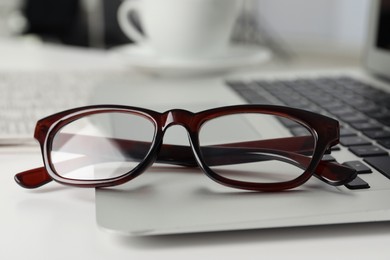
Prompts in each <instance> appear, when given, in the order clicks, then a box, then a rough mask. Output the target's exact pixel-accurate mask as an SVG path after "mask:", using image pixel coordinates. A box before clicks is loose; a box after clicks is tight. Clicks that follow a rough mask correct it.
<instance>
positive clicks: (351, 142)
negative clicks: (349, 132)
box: [340, 136, 371, 147]
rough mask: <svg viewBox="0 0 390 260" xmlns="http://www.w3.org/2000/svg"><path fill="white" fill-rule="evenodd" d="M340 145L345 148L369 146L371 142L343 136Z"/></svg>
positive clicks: (360, 138) (359, 137)
mask: <svg viewBox="0 0 390 260" xmlns="http://www.w3.org/2000/svg"><path fill="white" fill-rule="evenodd" d="M340 144H342V145H344V146H347V147H349V146H357V145H368V144H371V141H369V140H367V139H366V138H364V137H361V136H345V137H344V136H343V137H341V138H340Z"/></svg>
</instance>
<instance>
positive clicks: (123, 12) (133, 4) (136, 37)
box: [117, 0, 145, 43]
mask: <svg viewBox="0 0 390 260" xmlns="http://www.w3.org/2000/svg"><path fill="white" fill-rule="evenodd" d="M139 4H140V3H139V1H134V0H132V1H129V0H125V1H124V2H123V3H122V4H121V5H120V6H119V8H118V12H117V19H118V24H119V27H120V28H121V29H122V31H123V32H124V34H125V35H126V36H127V37H129V38H130V40H133V41H134V42H135V43H142V42H145V36H144V35H143V34H142V33H141V32H140V31H139V30H138V29H137V27H135V26H134V24H133V23H132V21H131V20H130V19H129V17H128V14H129V13H131V12H136V13H139V9H140V5H139Z"/></svg>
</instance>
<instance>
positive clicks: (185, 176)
mask: <svg viewBox="0 0 390 260" xmlns="http://www.w3.org/2000/svg"><path fill="white" fill-rule="evenodd" d="M389 5H390V1H389V0H382V1H379V0H376V1H373V2H372V6H371V10H370V12H371V13H370V24H369V30H368V31H369V35H368V37H367V46H366V51H365V54H366V55H365V59H364V64H363V65H364V66H363V67H364V69H363V70H361V69H357V70H352V71H342V72H340V71H337V72H335V73H328V74H322V73H310V74H305V73H301V74H299V75H278V74H273V75H270V74H265V75H259V76H258V77H251V78H245V77H244V78H243V77H238V76H237V77H233V76H232V77H230V78H229V80H226V79H223V80H209V81H207V82H206V81H205V82H201V83H199V84H203V83H204V84H206V83H207V84H208V86H207V87H203V86H187V87H183V88H182V89H174V88H177V86H170V84H171V83H172V82H171V83H166V86H165V87H161V88H160V89H153V91H154V92H153V93H155V95H156V96H158V98H159V100H161V99H162V98H163V97H164V93H173V92H175V93H176V96H175V97H172V96H171V97H166V100H167V101H166V103H165V104H164V103H162V102H160V103H158V102H157V99H153V98H150V99H148V98H145V99H143V100H142V102H141V101H139V100H138V101H137V100H136V99H135V98H134V102H133V103H132V105H136V104H137V102H138V103H140V104H144V105H143V106H149V107H150V108H156V109H165V108H167V109H168V108H185V109H189V110H200V109H203V108H208V107H212V106H218V105H221V104H237V103H247V102H250V100H249V99H248V97H245V96H243V95H242V94H240V93H238V92H237V88H234V84H229V83H232V82H233V83H237V82H240V84H243V83H245V84H247V85H249V88H252V90H253V88H254V86H253V85H254V83H256V84H255V85H256V88H257V87H258V85H261V84H263V83H264V82H265V81H266V82H268V83H275V80H277V81H278V82H279V83H280V81H283V82H290V83H291V82H295V83H296V82H297V79H300V80H309V81H311V80H316V78H322V79H324V78H325V79H332V78H336V79H339V78H340V77H341V78H344V79H345V77H348V78H352V79H354V80H358V81H359V82H364V83H365V84H369V85H373V86H374V87H375V88H378V89H381V90H383V91H385V92H386V93H390V86H389V85H388V83H387V82H386V81H383V80H382V79H383V78H385V77H388V76H390V42H389V41H387V44H389V45H386V41H385V39H381V37H383V35H379V34H378V31H379V28H382V29H383V26H384V24H380V23H379V21H381V22H384V20H385V18H384V16H385V15H386V14H385V12H387V19H389V18H390V16H389V11H390V10H389V7H388V6H389ZM386 8H387V9H386ZM387 32H389V24H387ZM382 33H383V32H382ZM388 35H390V34H388ZM383 41H384V42H383ZM279 76H280V78H279ZM378 76H379V77H378ZM248 82H249V83H248ZM268 83H267V84H268ZM298 83H299V82H298ZM230 85H233V88H232V86H230ZM139 89H140V91H141V92H139V93H142V88H141V87H140V88H139ZM265 89H266V90H267V88H265ZM269 89H270V88H268V90H269ZM136 90H137V88H135V89H132V90H131V91H136ZM123 91H124V92H126V91H129V90H123ZM131 91H129V95H131V93H130V92H131ZM170 91H171V92H170ZM271 92H272V91H271ZM133 93H134V92H133ZM268 94H269V93H268ZM99 95H101V94H99ZM99 98H101V99H102V100H107V99H110V94H109V93H105V94H104V98H103V97H102V96H100V97H99V96H98V97H97V100H99ZM115 98H116V97H114V96H113V97H112V99H113V100H114V99H115ZM128 100H132V97H128ZM194 100H201V101H200V102H199V103H198V104H194ZM254 102H255V101H254ZM227 127H228V126H227ZM278 127H280V126H279V125H273V124H272V123H270V124H269V125H267V126H262V127H261V129H257V128H256V126H253V125H252V124H251V122H248V127H247V128H245V129H243V131H247V132H248V134H250V132H251V131H279V130H278V129H277V128H278ZM383 129H384V130H385V131H386V132H387V131H389V130H390V127H389V126H386V125H385V126H384V128H383ZM221 135H223V133H221ZM358 136H359V137H360V136H362V133H361V131H358ZM345 140H349V139H345ZM164 142H165V143H180V144H187V145H188V138H187V137H186V133H185V130H184V129H183V128H180V127H172V129H169V130H168V131H167V135H166V136H165V139H164ZM373 142H374V144H375V145H377V146H378V147H379V148H380V149H381V150H383V151H385V153H382V154H381V155H380V157H386V156H387V157H388V156H389V154H388V152H389V149H388V148H386V147H385V146H382V145H381V144H380V143H379V142H377V141H373ZM331 155H332V156H333V157H334V158H335V159H336V160H337V161H338V162H339V163H344V162H349V161H355V162H356V161H357V162H361V163H362V164H364V165H366V166H368V167H369V168H370V170H371V171H372V172H371V173H369V174H359V178H360V179H361V180H363V182H364V183H367V184H368V185H369V188H367V187H366V188H361V189H360V188H359V189H350V188H347V187H345V186H341V187H331V186H329V185H326V184H324V183H322V182H320V181H319V180H317V179H315V178H313V180H310V181H309V182H308V183H306V184H305V185H303V186H302V187H300V188H297V189H294V190H291V191H287V192H278V193H261V192H260V193H257V192H246V191H240V190H234V189H231V188H226V187H223V186H221V185H219V184H217V183H214V182H213V181H212V180H209V179H208V178H207V177H206V176H205V175H204V174H202V172H201V171H200V169H186V168H182V167H167V166H161V165H155V166H154V167H153V166H152V167H151V168H150V169H149V170H147V171H146V172H145V173H143V174H142V175H141V176H139V177H137V178H136V179H134V180H132V181H131V182H129V183H127V184H124V185H122V186H118V187H114V188H105V189H96V219H97V223H98V225H99V226H100V227H102V228H103V229H105V230H109V231H114V232H119V233H124V234H129V235H156V234H176V233H191V232H210V231H226V230H242V229H259V228H277V227H292V226H310V225H327V224H342V223H359V222H376V221H389V220H390V202H389V198H390V179H389V177H386V176H385V174H383V173H381V172H380V171H383V170H386V171H387V170H389V169H388V168H386V167H388V164H389V162H388V159H387V164H386V162H385V163H383V165H382V166H383V168H381V169H380V171H378V169H377V168H376V167H373V166H372V165H371V164H369V163H367V161H366V159H367V158H369V157H366V156H363V157H362V156H357V155H356V153H354V152H352V150H351V147H350V146H341V148H340V150H338V151H333V152H332V154H331ZM372 157H373V156H371V158H372ZM374 157H375V158H376V157H378V156H374ZM387 174H390V172H388V173H387Z"/></svg>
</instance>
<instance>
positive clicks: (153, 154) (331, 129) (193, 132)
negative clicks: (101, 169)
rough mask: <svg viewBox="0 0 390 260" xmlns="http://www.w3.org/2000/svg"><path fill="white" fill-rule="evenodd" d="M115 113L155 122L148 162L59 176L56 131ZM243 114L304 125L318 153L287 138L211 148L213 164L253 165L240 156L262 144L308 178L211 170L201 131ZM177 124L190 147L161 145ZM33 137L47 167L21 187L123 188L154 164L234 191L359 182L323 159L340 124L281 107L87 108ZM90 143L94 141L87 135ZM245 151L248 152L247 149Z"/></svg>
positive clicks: (54, 120)
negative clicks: (103, 175)
mask: <svg viewBox="0 0 390 260" xmlns="http://www.w3.org/2000/svg"><path fill="white" fill-rule="evenodd" d="M112 112H122V113H132V114H136V115H139V116H143V117H145V118H147V119H149V120H150V121H151V122H153V124H154V125H155V127H156V132H155V136H154V138H153V141H152V144H151V146H150V145H148V152H147V155H146V157H145V158H144V159H143V160H142V161H140V163H139V164H138V166H137V167H135V168H134V169H133V170H131V171H129V172H128V173H126V174H124V175H122V176H119V177H116V178H111V179H104V180H75V179H68V178H65V177H62V176H60V175H58V174H57V173H56V172H55V170H54V167H53V164H52V163H51V159H50V152H49V151H50V150H51V146H52V141H53V137H54V136H55V135H56V133H57V131H58V130H59V129H61V128H62V127H63V126H65V125H67V124H69V123H71V122H72V121H74V120H77V119H79V118H82V117H85V116H88V115H92V114H98V113H112ZM240 113H260V114H268V115H275V116H280V117H285V118H288V119H291V120H293V121H296V122H298V123H300V124H301V125H304V126H305V127H307V128H308V129H309V130H310V131H311V133H312V135H313V136H314V139H315V140H314V141H315V148H314V152H313V156H312V158H309V157H306V156H303V155H302V154H301V153H302V152H304V151H305V149H307V148H308V144H307V142H308V139H307V138H304V137H287V138H283V140H282V139H273V140H272V139H271V140H262V141H254V142H241V143H233V144H223V145H218V147H210V148H209V149H214V151H213V154H214V156H215V157H216V158H213V165H223V164H229V163H243V162H247V161H248V160H252V159H250V158H249V157H248V156H241V157H240V156H239V155H240V154H242V153H245V152H248V151H257V147H258V146H259V145H260V144H261V148H262V149H271V150H272V151H273V152H278V153H281V154H283V155H284V156H287V157H290V158H293V159H294V160H296V161H298V162H299V163H300V164H302V165H305V166H306V167H305V168H306V170H305V171H304V173H303V174H302V175H300V176H298V177H297V178H295V179H293V180H291V181H286V182H279V183H253V182H243V181H237V180H231V179H227V178H225V177H223V176H220V175H218V174H216V173H215V172H214V171H213V170H212V169H211V168H210V165H208V164H206V163H205V160H204V159H203V156H202V152H201V150H200V146H199V139H198V133H199V130H200V128H201V126H202V125H203V124H204V123H205V122H207V121H208V120H210V119H213V118H217V117H221V116H224V115H232V114H240ZM172 125H182V126H183V127H184V128H185V129H186V130H187V131H188V136H189V140H190V146H191V147H188V146H178V145H165V144H164V145H163V144H162V141H163V136H164V133H165V131H166V129H167V128H168V127H170V126H172ZM34 137H35V138H36V139H37V141H38V142H39V144H40V147H41V151H42V156H43V161H44V165H45V166H44V167H40V168H36V169H32V170H28V171H24V172H21V173H18V174H16V175H15V180H16V182H17V183H18V184H19V185H21V186H22V187H25V188H37V187H40V186H42V185H44V184H46V183H48V182H50V181H52V180H55V181H57V182H59V183H62V184H66V185H72V186H78V187H108V186H115V185H120V184H123V183H125V182H128V181H130V180H131V179H133V178H135V177H137V176H138V175H140V174H141V173H142V172H143V171H145V169H146V168H147V167H148V166H150V165H151V164H152V163H153V162H155V161H157V162H162V163H170V164H177V165H182V166H188V167H196V166H199V167H200V168H201V169H202V170H203V171H204V172H205V174H206V175H207V176H208V177H210V178H211V179H213V180H214V181H216V182H218V183H220V184H223V185H225V186H229V187H233V188H238V189H245V190H255V191H280V190H286V189H292V188H295V187H298V186H300V185H302V184H303V183H305V182H306V181H307V180H308V179H309V178H310V177H311V176H313V175H315V176H316V177H318V178H319V179H320V180H322V181H324V182H326V183H328V184H330V185H334V186H336V185H343V184H346V183H348V182H350V181H351V180H353V179H354V178H355V177H356V171H355V170H353V169H351V168H348V167H345V166H343V165H340V164H338V163H334V162H329V161H322V160H321V159H322V157H323V155H324V154H325V153H327V152H329V151H330V148H331V147H332V146H334V145H336V144H338V142H339V124H338V121H337V120H334V119H332V118H329V117H326V116H323V115H320V114H316V113H312V112H309V111H305V110H300V109H294V108H289V107H282V106H273V105H237V106H229V107H220V108H214V109H210V110H206V111H202V112H198V113H192V112H189V111H186V110H181V109H173V110H169V111H166V112H164V113H159V112H156V111H152V110H148V109H144V108H137V107H130V106H119V105H96V106H87V107H80V108H75V109H71V110H67V111H63V112H60V113H57V114H54V115H51V116H48V117H46V118H43V119H41V120H39V121H38V122H37V125H36V128H35V133H34ZM85 138H93V137H90V136H86V137H85ZM310 139H311V140H313V137H310ZM94 141H96V140H94ZM115 141H116V142H117V143H119V144H120V145H121V146H123V147H124V148H126V149H132V150H136V149H142V147H143V145H142V142H137V141H131V140H115ZM281 141H283V142H284V143H286V142H287V143H288V146H286V145H285V144H283V147H282V148H283V150H279V149H281V148H280V147H279V149H278V146H279V145H278V144H280V143H281ZM312 142H313V141H311V147H312ZM224 146H226V147H229V150H230V154H229V153H226V150H227V149H224ZM243 146H244V148H242V147H243ZM309 146H310V145H309ZM149 147H150V148H149ZM234 147H237V148H236V149H233V150H232V149H231V148H234ZM218 153H220V156H218ZM217 157H218V158H217ZM243 158H244V159H243ZM253 160H260V158H259V157H255V158H253ZM72 163H73V164H75V165H79V164H83V163H84V162H78V163H79V164H77V163H76V162H75V161H72ZM69 164H71V163H69Z"/></svg>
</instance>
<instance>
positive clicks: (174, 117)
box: [162, 109, 194, 131]
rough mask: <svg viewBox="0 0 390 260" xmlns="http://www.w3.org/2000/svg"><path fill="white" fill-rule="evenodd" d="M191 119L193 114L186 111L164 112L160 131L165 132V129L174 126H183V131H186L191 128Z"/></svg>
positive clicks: (173, 110)
mask: <svg viewBox="0 0 390 260" xmlns="http://www.w3.org/2000/svg"><path fill="white" fill-rule="evenodd" d="M193 117H194V113H192V112H190V111H188V110H183V109H172V110H169V111H166V112H165V113H164V114H163V117H162V118H163V121H162V130H163V131H165V130H166V129H167V128H169V127H171V126H174V125H180V126H183V127H184V128H185V129H187V130H188V129H189V128H191V125H192V119H193Z"/></svg>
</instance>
